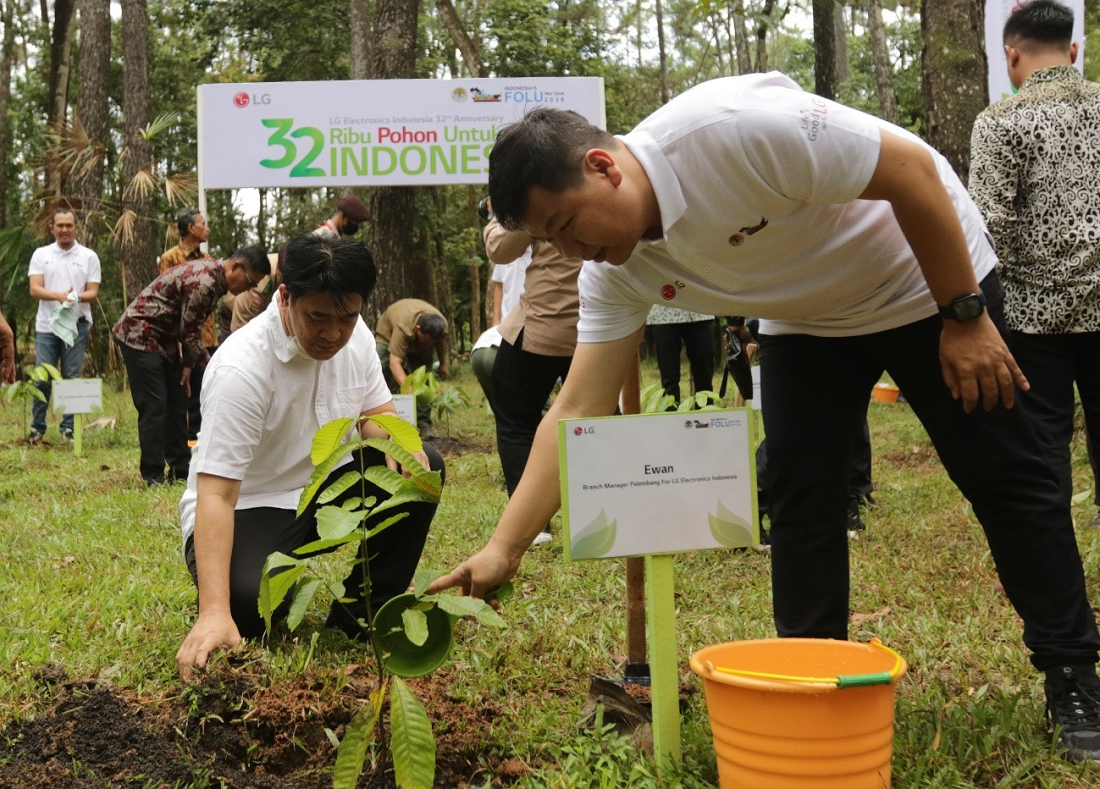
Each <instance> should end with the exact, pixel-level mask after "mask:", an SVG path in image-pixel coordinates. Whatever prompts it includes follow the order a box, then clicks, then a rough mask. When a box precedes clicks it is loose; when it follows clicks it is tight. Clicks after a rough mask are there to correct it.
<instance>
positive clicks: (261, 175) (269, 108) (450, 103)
mask: <svg viewBox="0 0 1100 789" xmlns="http://www.w3.org/2000/svg"><path fill="white" fill-rule="evenodd" d="M198 91H199V93H198V111H199V113H198V120H199V171H200V172H199V181H200V184H201V185H202V186H203V188H205V189H230V188H238V187H253V186H254V187H269V186H290V187H316V186H359V185H375V184H378V185H388V186H407V185H430V184H484V183H486V182H487V181H488V177H489V151H490V149H491V148H492V147H493V143H494V142H495V141H496V136H497V132H498V131H499V130H500V127H501V126H504V125H505V124H508V123H512V122H513V121H516V120H519V119H520V118H522V117H523V115H524V113H525V112H527V111H528V110H530V109H532V108H534V107H539V106H547V107H555V108H559V109H566V110H575V111H576V112H578V113H580V114H581V115H583V116H584V117H585V118H587V119H588V120H589V121H591V122H592V123H594V124H596V125H597V126H599V127H600V128H604V127H605V126H606V121H605V114H604V93H603V79H602V78H600V77H516V78H514V79H513V78H508V79H454V80H438V79H402V80H399V79H393V80H342V81H336V80H332V81H325V82H245V83H222V84H215V85H200V86H199V89H198Z"/></svg>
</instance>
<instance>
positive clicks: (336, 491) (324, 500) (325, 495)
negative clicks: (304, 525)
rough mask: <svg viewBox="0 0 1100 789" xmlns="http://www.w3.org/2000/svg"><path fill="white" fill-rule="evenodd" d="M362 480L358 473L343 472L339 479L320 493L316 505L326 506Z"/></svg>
mask: <svg viewBox="0 0 1100 789" xmlns="http://www.w3.org/2000/svg"><path fill="white" fill-rule="evenodd" d="M362 478H363V477H362V476H361V475H360V474H359V472H358V471H346V472H344V473H343V474H341V475H340V479H338V480H336V481H335V482H333V483H332V484H331V485H329V486H328V487H327V488H325V490H324V492H322V493H321V495H320V496H318V497H317V503H318V504H328V503H329V502H330V501H332V500H333V499H334V498H336V497H337V496H339V495H340V494H341V493H343V492H344V491H345V490H347V489H348V488H350V487H351V486H352V485H354V484H355V483H357V482H358V481H359V480H361V479H362Z"/></svg>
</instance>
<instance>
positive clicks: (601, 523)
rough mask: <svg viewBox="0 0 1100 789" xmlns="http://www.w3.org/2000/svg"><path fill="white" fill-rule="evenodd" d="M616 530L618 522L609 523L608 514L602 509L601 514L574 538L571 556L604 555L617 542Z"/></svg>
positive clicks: (589, 557)
mask: <svg viewBox="0 0 1100 789" xmlns="http://www.w3.org/2000/svg"><path fill="white" fill-rule="evenodd" d="M615 531H616V522H615V521H611V522H610V523H608V522H607V514H606V513H605V512H604V511H603V510H600V514H599V515H597V516H596V517H595V519H593V521H592V522H591V523H590V524H588V525H587V526H585V527H584V528H583V529H581V530H580V531H579V532H577V535H576V537H574V538H573V545H572V547H571V548H570V551H569V555H570V557H572V558H573V559H595V558H597V557H599V556H603V555H604V554H605V553H607V552H608V551H610V550H611V546H613V545H614V544H615Z"/></svg>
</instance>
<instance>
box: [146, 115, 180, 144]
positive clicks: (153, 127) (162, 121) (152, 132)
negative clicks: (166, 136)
mask: <svg viewBox="0 0 1100 789" xmlns="http://www.w3.org/2000/svg"><path fill="white" fill-rule="evenodd" d="M177 118H179V113H178V112H162V113H161V114H160V115H158V116H157V117H155V118H153V120H151V121H149V123H147V124H145V128H144V129H142V130H141V136H142V137H144V138H145V139H146V140H151V139H153V138H154V137H156V136H157V135H158V134H160V133H161V132H162V131H164V130H165V129H168V128H171V126H172V124H174V123H175V122H176V119H177Z"/></svg>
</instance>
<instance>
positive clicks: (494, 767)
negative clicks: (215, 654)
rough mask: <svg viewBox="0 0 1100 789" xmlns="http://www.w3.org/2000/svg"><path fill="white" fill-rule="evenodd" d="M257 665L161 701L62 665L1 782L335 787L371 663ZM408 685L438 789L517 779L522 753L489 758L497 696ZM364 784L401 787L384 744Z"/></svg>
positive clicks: (8, 750)
mask: <svg viewBox="0 0 1100 789" xmlns="http://www.w3.org/2000/svg"><path fill="white" fill-rule="evenodd" d="M254 665H255V663H254V662H242V661H240V660H239V659H234V660H233V661H232V662H219V663H218V664H217V665H215V666H213V667H211V668H210V669H209V670H207V671H206V672H205V673H204V674H203V675H202V676H201V677H200V678H199V679H198V680H196V681H195V682H194V683H193V684H192V685H190V686H187V687H186V688H184V689H183V691H182V692H181V693H180V694H179V695H178V696H175V697H172V698H168V699H154V698H146V697H141V696H138V695H137V694H135V693H133V692H131V691H128V690H123V689H120V688H113V687H111V686H110V685H108V684H105V683H99V682H95V681H91V680H73V679H69V678H66V677H64V676H63V674H62V673H61V672H59V671H57V670H56V669H52V670H48V671H44V672H43V673H42V675H41V677H40V679H41V680H42V681H43V683H44V684H45V685H46V687H47V688H49V689H50V691H51V692H52V697H53V702H52V704H51V705H50V707H49V708H48V709H47V710H46V711H45V712H44V713H42V714H40V715H38V716H36V717H34V718H33V719H28V720H24V721H21V722H18V723H14V724H12V725H11V726H9V727H8V728H7V729H6V730H4V731H3V732H0V743H3V745H0V786H4V787H7V786H11V787H21V788H22V787H28V788H31V787H53V788H54V789H65V788H66V787H102V786H124V785H125V786H131V785H132V786H180V787H187V786H208V785H209V786H219V785H223V786H227V787H235V788H239V789H246V788H247V789H266V788H267V787H291V788H293V787H330V786H332V777H331V769H332V765H333V763H334V762H335V758H336V752H335V749H334V748H333V746H332V744H331V742H330V740H329V735H328V733H326V729H327V730H329V731H331V732H332V733H333V734H334V735H335V736H336V737H342V736H343V734H344V727H345V726H346V724H347V722H348V721H349V720H351V717H352V715H353V714H354V713H355V712H356V711H357V710H358V709H359V708H360V707H361V706H362V705H363V704H364V703H365V700H366V698H367V696H368V695H369V693H370V691H371V690H372V689H373V688H374V687H375V684H376V680H375V678H374V676H373V675H372V674H371V673H370V672H369V671H368V670H366V669H365V668H364V667H362V666H350V667H347V668H346V669H345V670H343V671H341V672H334V671H332V670H326V671H320V670H316V671H310V672H308V673H307V674H305V675H303V676H301V677H299V678H297V679H295V680H294V681H292V682H286V683H281V684H272V685H264V684H262V683H261V678H260V677H259V676H258V675H256V674H255V673H253V667H254ZM410 686H411V687H412V689H413V691H414V692H415V693H416V695H417V697H418V698H419V699H420V700H421V702H423V704H424V706H425V708H426V709H427V711H428V715H429V717H430V718H431V721H432V729H433V731H434V733H435V736H436V746H437V751H436V786H440V787H463V786H466V785H467V784H468V783H470V782H471V781H472V780H474V779H478V780H477V784H478V785H483V784H484V782H485V777H486V776H487V775H495V776H496V780H495V781H494V784H497V785H499V784H500V783H501V781H502V780H505V781H508V780H510V779H514V778H518V777H520V776H521V775H523V774H524V772H525V771H526V768H525V765H523V763H522V762H521V761H520V760H518V759H516V758H515V757H512V758H510V759H509V758H507V757H501V758H498V759H496V760H495V761H494V762H486V755H487V753H489V752H491V751H492V749H491V748H490V747H489V746H488V742H489V736H488V735H489V730H490V727H491V726H492V725H493V723H494V722H495V721H497V720H498V719H499V718H500V717H501V716H502V710H501V708H500V707H499V706H498V705H497V704H495V703H494V702H493V701H491V700H487V699H486V700H479V701H478V702H477V703H469V702H466V701H462V700H460V699H459V698H457V697H456V696H454V695H453V694H451V693H450V692H449V691H448V687H449V686H450V677H449V676H448V675H447V674H445V673H440V674H437V675H436V676H433V677H426V678H423V679H419V680H411V681H410ZM376 753H377V754H378V757H379V758H378V762H377V764H375V765H374V766H371V764H370V755H369V754H368V767H367V769H366V771H365V772H364V774H363V777H362V779H361V780H360V783H359V786H360V787H392V786H394V783H393V770H392V765H390V764H389V762H388V760H387V759H386V757H385V756H384V754H385V750H384V749H382V748H378V749H377V751H376Z"/></svg>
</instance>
